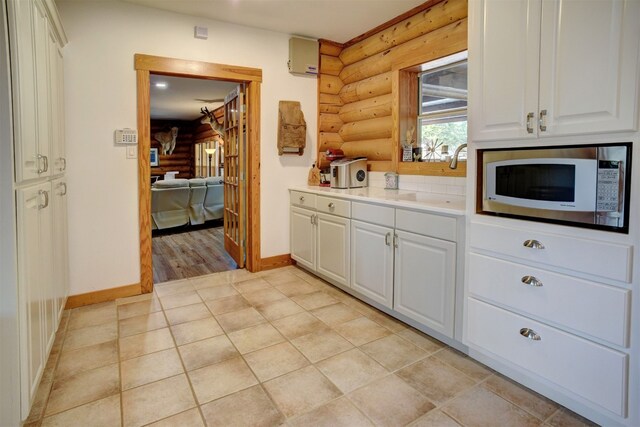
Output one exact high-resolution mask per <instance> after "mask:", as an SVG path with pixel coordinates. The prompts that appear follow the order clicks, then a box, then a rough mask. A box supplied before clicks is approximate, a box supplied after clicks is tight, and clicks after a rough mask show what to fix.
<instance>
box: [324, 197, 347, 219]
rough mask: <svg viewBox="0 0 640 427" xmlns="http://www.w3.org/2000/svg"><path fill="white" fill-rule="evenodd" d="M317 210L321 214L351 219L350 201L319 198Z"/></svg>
mask: <svg viewBox="0 0 640 427" xmlns="http://www.w3.org/2000/svg"><path fill="white" fill-rule="evenodd" d="M316 209H318V211H319V212H326V213H329V214H333V215H339V216H343V217H345V218H351V202H350V201H348V200H344V199H335V198H333V197H324V196H318V198H317V201H316Z"/></svg>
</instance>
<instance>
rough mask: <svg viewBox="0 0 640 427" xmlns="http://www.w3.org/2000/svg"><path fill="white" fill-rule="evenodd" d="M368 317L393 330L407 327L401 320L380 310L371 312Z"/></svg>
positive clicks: (397, 330) (396, 330)
mask: <svg viewBox="0 0 640 427" xmlns="http://www.w3.org/2000/svg"><path fill="white" fill-rule="evenodd" d="M367 317H368V318H369V319H371V320H373V321H374V322H376V323H377V324H379V325H381V326H384V327H385V328H387V329H389V330H390V331H391V332H400V331H403V330H405V329H407V325H405V324H404V323H402V322H401V321H399V320H397V319H394V318H393V317H391V316H388V315H386V314H384V313H381V312H378V311H376V312H374V313H370V314H369V315H368V316H367Z"/></svg>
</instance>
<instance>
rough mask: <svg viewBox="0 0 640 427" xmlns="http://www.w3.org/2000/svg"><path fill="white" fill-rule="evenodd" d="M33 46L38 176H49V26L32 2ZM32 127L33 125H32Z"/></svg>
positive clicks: (43, 10) (34, 2) (44, 15)
mask: <svg viewBox="0 0 640 427" xmlns="http://www.w3.org/2000/svg"><path fill="white" fill-rule="evenodd" d="M32 5H33V42H34V43H33V46H34V48H35V50H34V54H35V61H36V63H35V71H36V73H35V75H36V80H35V85H36V110H37V121H36V122H35V123H36V128H37V134H38V155H39V156H41V160H42V161H41V164H40V171H41V172H40V174H39V176H49V175H51V167H52V165H51V164H50V163H51V156H50V145H49V144H50V141H49V139H50V133H51V130H50V127H49V125H50V121H49V117H50V114H49V85H50V82H49V24H48V21H47V15H46V12H45V9H44V5H43V4H42V3H40V2H39V1H37V0H36V1H33V2H32ZM32 125H33V124H32Z"/></svg>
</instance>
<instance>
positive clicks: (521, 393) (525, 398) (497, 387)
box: [482, 375, 558, 420]
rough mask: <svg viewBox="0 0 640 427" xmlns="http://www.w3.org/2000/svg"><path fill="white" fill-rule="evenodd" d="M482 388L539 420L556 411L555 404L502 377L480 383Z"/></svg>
mask: <svg viewBox="0 0 640 427" xmlns="http://www.w3.org/2000/svg"><path fill="white" fill-rule="evenodd" d="M482 387H484V388H487V389H489V390H491V391H492V392H494V393H495V394H497V395H498V396H500V397H502V398H503V399H506V400H508V401H509V402H511V403H513V404H514V405H516V406H519V407H520V408H522V409H524V410H525V411H527V412H529V413H530V414H531V415H533V416H534V417H536V418H538V419H540V420H546V419H547V418H549V417H550V416H551V415H552V414H553V413H554V412H555V411H556V410H557V409H558V405H557V404H556V403H554V402H552V401H551V400H549V399H547V398H546V397H544V396H542V395H540V394H538V393H536V392H534V391H533V390H529V389H528V388H526V387H524V386H521V385H519V384H516V383H515V382H513V381H511V380H509V379H507V378H505V377H503V376H498V375H493V376H491V377H490V378H489V379H487V381H485V382H483V383H482Z"/></svg>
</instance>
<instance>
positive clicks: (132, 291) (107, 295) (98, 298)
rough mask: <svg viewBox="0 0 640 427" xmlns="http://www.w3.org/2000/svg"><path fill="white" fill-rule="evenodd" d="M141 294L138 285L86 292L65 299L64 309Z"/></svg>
mask: <svg viewBox="0 0 640 427" xmlns="http://www.w3.org/2000/svg"><path fill="white" fill-rule="evenodd" d="M141 293H142V289H141V286H140V283H134V284H132V285H125V286H120V287H117V288H110V289H102V290H99V291H93V292H87V293H85V294H79V295H71V296H70V297H69V298H67V303H66V305H65V306H64V308H65V310H70V309H72V308H76V307H83V306H85V305H90V304H98V303H101V302H107V301H115V300H116V299H118V298H126V297H132V296H135V295H140V294H141Z"/></svg>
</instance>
